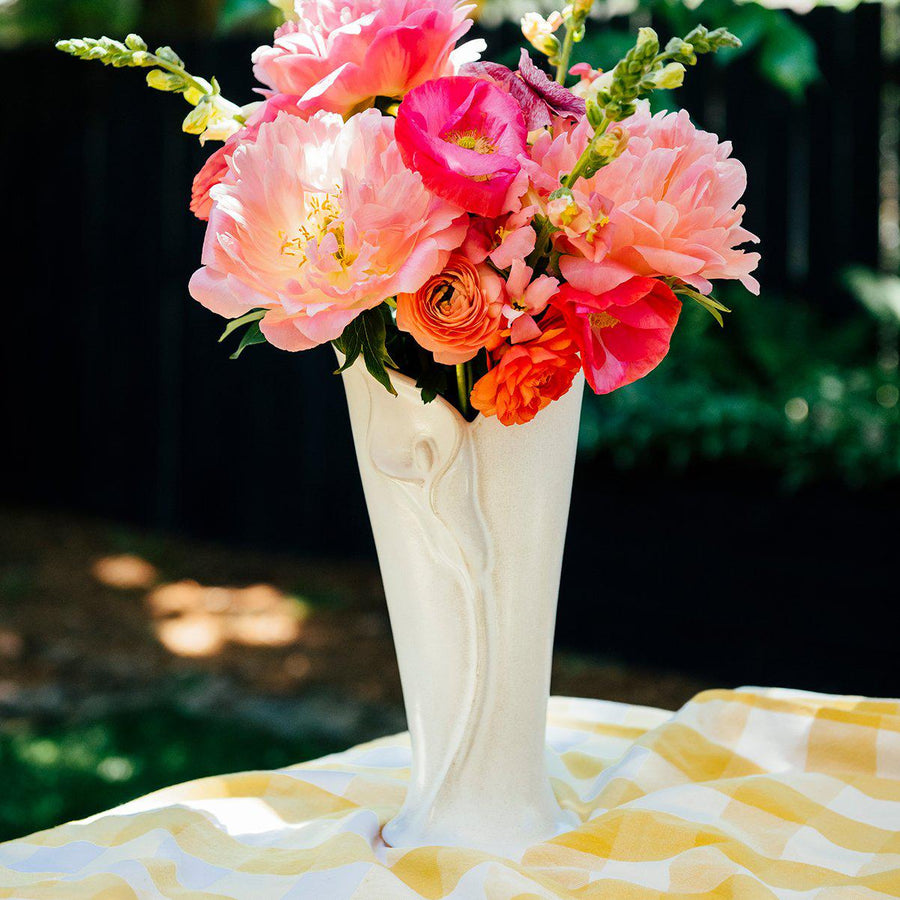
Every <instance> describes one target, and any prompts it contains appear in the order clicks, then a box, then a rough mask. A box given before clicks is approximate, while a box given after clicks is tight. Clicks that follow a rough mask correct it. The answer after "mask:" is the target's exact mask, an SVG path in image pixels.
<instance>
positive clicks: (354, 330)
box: [334, 319, 362, 375]
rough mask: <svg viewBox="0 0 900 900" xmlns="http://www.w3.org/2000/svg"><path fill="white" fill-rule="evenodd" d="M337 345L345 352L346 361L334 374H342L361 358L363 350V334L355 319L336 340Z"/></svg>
mask: <svg viewBox="0 0 900 900" xmlns="http://www.w3.org/2000/svg"><path fill="white" fill-rule="evenodd" d="M334 345H335V347H337V349H338V350H340V352H341V353H343V354H344V363H343V365H341V366H339V367H338V368H337V369H335V372H334V374H335V375H340V374H341V372H343V371H344V370H345V369H349V368H350V366H352V365H353V363H355V362H356V360H357V359H359V354H360V352H361V351H362V335H361V333H360V331H359V326H358V325H357V323H356V319H354V320H353V321H352V322H351V323H350V324H349V325H348V326H347V327H346V328H345V329H344V331H343V334H341V336H340V337H339V338H338V339H337V340H336V341H334Z"/></svg>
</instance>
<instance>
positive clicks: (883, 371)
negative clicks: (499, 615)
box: [581, 273, 900, 487]
mask: <svg viewBox="0 0 900 900" xmlns="http://www.w3.org/2000/svg"><path fill="white" fill-rule="evenodd" d="M854 277H855V287H856V288H857V290H858V292H859V284H860V281H859V279H860V277H861V278H862V280H863V282H864V283H865V284H866V285H867V286H868V288H869V290H870V292H873V293H874V296H875V297H879V298H883V297H884V296H885V292H886V291H889V287H887V286H885V285H884V281H885V279H884V278H880V279H879V278H878V277H877V276H874V275H871V274H868V273H854ZM895 293H896V289H895ZM718 294H719V297H720V299H722V300H723V301H724V302H725V304H726V305H728V306H733V307H734V308H735V309H736V310H738V311H737V312H736V313H735V314H733V315H731V316H729V317H726V323H725V328H724V330H721V331H720V329H719V327H718V325H716V324H715V323H714V322H713V321H712V319H711V318H710V317H709V316H708V315H707V314H706V313H705V312H703V310H701V309H699V308H695V307H694V306H693V305H688V306H686V308H685V310H684V312H683V314H682V322H681V324H680V326H679V328H678V329H677V330H676V332H675V336H674V339H673V342H672V347H673V352H672V353H670V354H669V356H668V357H667V358H666V360H665V361H664V362H663V364H662V365H661V366H660V367H659V369H657V370H656V372H654V373H652V374H651V375H650V376H648V377H647V378H645V379H643V380H642V381H639V382H637V383H636V384H633V385H630V386H628V387H626V388H622V389H621V390H619V391H616V392H614V393H613V394H610V395H608V396H606V397H601V398H597V397H594V396H593V395H591V394H589V395H588V399H587V400H586V402H585V407H584V418H583V424H582V430H581V441H582V450H583V452H584V453H585V454H586V455H588V457H591V456H593V457H595V458H596V457H601V458H602V457H605V458H608V459H610V460H612V461H613V462H614V464H615V465H616V466H617V467H621V468H663V469H668V470H670V471H673V470H674V471H685V470H688V469H692V470H694V469H697V468H698V467H709V466H713V465H731V466H735V465H736V466H740V467H744V468H746V469H748V470H753V469H756V470H768V471H772V470H775V471H778V472H779V473H780V474H781V476H782V479H783V481H784V484H785V485H786V486H787V487H798V486H801V485H804V484H807V483H811V482H814V481H829V480H834V479H835V478H837V479H839V480H841V481H843V482H845V483H847V484H849V485H852V486H857V487H860V486H869V485H877V484H881V483H883V482H885V481H888V480H891V479H895V478H897V476H898V475H900V402H898V401H900V378H898V368H897V322H898V318H897V313H896V312H894V311H893V310H892V308H890V307H889V306H887V307H886V306H885V305H884V304H883V303H882V305H881V306H880V307H878V308H877V310H872V309H870V308H869V307H868V306H866V307H862V308H860V309H859V310H857V311H855V312H852V313H851V314H850V315H842V316H835V315H834V314H833V313H829V312H825V311H822V310H820V309H818V308H815V307H813V306H811V305H810V304H807V303H804V302H800V301H797V300H788V299H785V298H777V297H772V296H764V297H760V298H750V297H748V296H747V295H746V294H745V293H743V292H742V289H741V288H737V289H736V290H734V291H732V292H729V291H719V292H718ZM731 296H733V297H734V300H733V301H731V302H730V297H731Z"/></svg>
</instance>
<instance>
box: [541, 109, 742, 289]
mask: <svg viewBox="0 0 900 900" xmlns="http://www.w3.org/2000/svg"><path fill="white" fill-rule="evenodd" d="M621 128H622V131H623V135H624V138H625V139H627V145H626V147H625V150H624V151H623V153H622V154H621V156H619V157H618V158H617V159H615V160H614V161H613V162H612V163H610V164H609V165H608V166H606V167H605V168H602V169H600V171H599V172H597V174H596V175H594V176H593V177H592V178H589V179H582V180H580V181H578V182H576V183H575V185H574V186H573V189H572V197H571V198H569V199H565V198H564V199H562V200H559V199H557V200H556V201H551V200H550V199H549V195H550V193H551V192H552V191H553V190H555V189H556V187H557V186H558V185H559V179H560V177H561V176H563V175H564V174H565V173H567V172H570V171H571V170H572V168H573V166H574V165H575V162H576V160H577V159H578V157H579V156H580V155H581V152H582V150H583V149H584V148H585V147H586V146H587V143H588V140H589V139H590V135H591V128H590V125H588V123H587V122H586V121H584V120H583V121H582V122H580V123H579V124H578V125H576V126H574V127H565V125H564V123H560V124H559V126H558V127H557V136H556V137H552V138H551V137H550V135H549V134H544V135H542V136H541V137H540V138H539V139H538V140H537V142H536V143H535V145H534V146H533V147H532V154H531V156H532V160H533V161H532V162H530V163H526V166H527V168H528V173H529V175H530V176H531V179H532V185H533V187H532V191H533V193H534V194H535V195H536V197H537V198H538V200H539V201H540V202H542V203H543V204H544V208H545V209H547V211H548V215H549V216H550V218H551V220H553V221H554V222H555V223H556V224H558V225H559V226H561V227H562V230H561V231H559V232H557V234H556V236H555V238H554V240H555V242H556V246H557V249H558V250H560V251H561V252H562V254H563V255H562V257H561V258H560V261H559V267H560V271H561V272H562V274H563V277H564V278H565V279H566V280H567V281H569V282H570V283H571V284H572V285H573V287H575V288H578V289H579V290H583V291H588V292H590V293H593V294H602V293H604V292H605V291H608V290H611V289H612V288H615V287H617V286H618V285H620V284H622V283H623V282H625V281H627V280H628V279H629V278H632V277H634V276H635V275H641V276H650V277H656V276H672V277H676V278H680V279H681V280H683V281H684V282H685V283H687V284H689V285H691V286H693V287H694V288H696V289H697V290H698V291H700V292H702V293H704V294H706V293H709V292H710V291H711V290H712V284H711V282H712V281H713V280H715V279H720V278H723V279H737V280H739V281H741V282H742V283H743V284H744V285H745V286H746V287H747V288H748V289H749V290H751V291H752V292H753V293H759V284H758V282H757V281H756V279H755V278H753V277H752V275H751V274H750V273H751V272H752V271H753V270H754V269H755V268H756V266H757V264H758V262H759V254H758V253H748V252H746V251H744V250H741V249H739V247H740V245H741V244H743V243H745V242H747V241H756V240H757V239H756V237H755V236H754V235H752V234H751V233H750V232H749V231H747V230H746V229H745V228H743V227H742V225H741V221H742V218H743V214H744V207H743V206H736V205H735V204H737V201H738V200H739V199H740V197H741V195H742V194H743V193H744V189H745V188H746V184H747V174H746V171H745V169H744V166H743V165H742V164H741V163H740V162H739V161H738V160H736V159H732V158H731V157H730V154H731V145H730V144H729V143H727V142H726V143H719V140H718V138H717V137H716V136H715V135H714V134H710V133H708V132H705V131H700V130H699V129H697V128H695V127H694V125H693V124H692V123H691V121H690V117H689V116H688V114H687V113H686V112H684V111H681V112H679V113H669V114H659V115H656V116H652V117H651V115H650V113H649V111H648V108H647V105H646V104H641V106H640V108H639V110H638V112H637V113H636V114H635V115H634V116H632V117H631V118H629V119H626V120H625V121H624V122H622V123H621ZM551 204H553V206H552V207H551Z"/></svg>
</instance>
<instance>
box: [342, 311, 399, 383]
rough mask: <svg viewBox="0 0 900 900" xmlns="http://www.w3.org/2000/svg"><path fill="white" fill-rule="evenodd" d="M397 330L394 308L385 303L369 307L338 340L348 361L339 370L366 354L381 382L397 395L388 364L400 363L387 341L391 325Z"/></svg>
mask: <svg viewBox="0 0 900 900" xmlns="http://www.w3.org/2000/svg"><path fill="white" fill-rule="evenodd" d="M389 328H390V330H391V331H396V326H395V325H394V322H393V319H392V316H391V308H390V307H389V306H388V305H387V304H386V303H382V304H381V305H380V306H376V307H375V309H367V310H366V311H365V312H364V313H361V314H360V315H358V316H357V317H356V318H355V319H354V320H353V321H352V322H351V323H350V324H349V325H348V326H347V327H346V328H345V329H344V333H343V334H342V335H341V336H340V337H339V338H338V339H337V340H336V341H334V346H335V347H337V349H338V350H340V352H341V353H343V354H344V363H343V365H342V366H341V367H340V368H339V369H338V370H337V371H338V372H343V371H344V369H349V368H350V366H352V365H353V363H355V362H356V360H357V359H359V357H360V355H362V358H363V362H364V363H365V365H366V368H367V369H368V370H369V374H370V375H371V376H372V377H373V378H374V379H375V380H376V381H377V382H378V383H379V384H381V385H382V386H383V387H384V388H385V390H387V391H389V392H390V393H392V394H394V395H395V396H396V394H397V391H396V390H395V389H394V385H393V384H391V376H390V375H389V374H388V371H387V368H386V367H387V366H390V367H391V368H392V369H396V368H397V363H395V362H394V360H393V359H391V354H390V353H389V352H388V349H387V346H386V341H387V334H388V329H389Z"/></svg>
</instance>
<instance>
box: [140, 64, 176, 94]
mask: <svg viewBox="0 0 900 900" xmlns="http://www.w3.org/2000/svg"><path fill="white" fill-rule="evenodd" d="M147 84H149V85H150V87H152V88H154V89H155V90H157V91H178V90H181V88H183V87H184V79H183V78H182V77H181V76H180V75H176V74H175V73H174V72H165V71H163V70H162V69H151V70H150V71H149V72H148V73H147Z"/></svg>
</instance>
